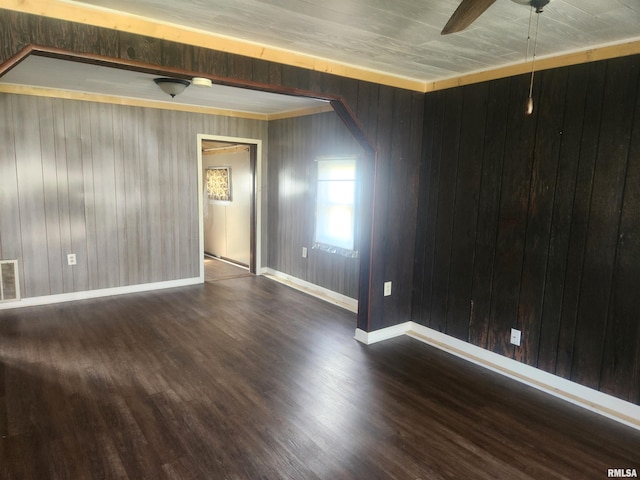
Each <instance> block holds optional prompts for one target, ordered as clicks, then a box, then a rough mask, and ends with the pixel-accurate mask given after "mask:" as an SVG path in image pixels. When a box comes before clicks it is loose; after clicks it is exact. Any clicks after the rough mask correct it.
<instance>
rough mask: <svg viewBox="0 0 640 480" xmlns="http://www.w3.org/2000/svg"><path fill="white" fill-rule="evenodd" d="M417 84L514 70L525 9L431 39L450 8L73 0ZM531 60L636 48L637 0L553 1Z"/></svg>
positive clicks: (450, 3) (333, 0) (419, 3)
mask: <svg viewBox="0 0 640 480" xmlns="http://www.w3.org/2000/svg"><path fill="white" fill-rule="evenodd" d="M70 3H72V4H73V3H81V4H85V5H92V6H95V7H101V8H106V9H111V10H116V11H121V12H126V13H129V14H134V15H137V16H141V17H145V18H147V19H152V20H156V21H161V22H167V23H170V24H173V25H179V26H182V27H188V28H191V29H197V30H199V31H204V32H209V33H214V34H217V35H224V36H229V37H232V38H236V39H242V40H246V41H249V42H254V43H257V44H260V45H264V46H267V47H272V48H279V49H286V50H289V51H291V52H297V53H301V54H304V55H307V56H311V57H316V58H321V59H326V60H331V61H333V62H338V63H340V64H347V65H351V66H356V67H359V68H363V69H369V70H372V71H375V72H383V73H386V74H390V75H395V76H398V77H401V78H407V79H416V80H420V81H425V82H432V81H438V80H443V79H448V78H454V77H458V76H462V75H466V74H470V73H473V72H479V71H484V70H490V69H495V68H499V67H501V66H506V65H512V64H517V63H522V62H523V61H524V58H525V52H526V48H527V31H528V25H529V17H530V8H529V7H527V6H523V5H520V4H517V3H515V2H514V1H509V0H498V1H496V2H495V3H494V4H493V6H491V7H490V8H489V10H487V11H486V12H485V13H484V14H483V15H482V16H481V17H480V18H479V19H478V20H477V21H476V22H475V23H473V24H472V25H471V27H469V28H468V29H467V30H465V31H463V32H460V33H457V34H452V35H446V36H442V35H440V31H441V30H442V27H443V26H444V25H445V23H446V22H447V20H448V18H449V17H450V16H451V14H452V13H453V11H454V10H455V9H456V7H457V6H458V4H459V0H395V1H392V2H391V1H388V0H325V1H323V2H316V1H314V0H234V1H233V2H229V1H228V0H207V1H206V2H204V1H202V0H181V1H180V2H176V1H174V0H139V1H136V2H131V1H130V0H76V1H75V2H70ZM538 38H539V40H538V55H539V56H540V57H541V58H542V57H549V56H556V55H560V54H563V53H568V52H573V51H578V50H584V49H589V48H594V47H598V46H603V45H611V44H616V43H621V42H627V41H637V40H640V2H639V1H638V0H554V1H552V2H551V3H550V4H549V5H548V6H547V7H545V11H544V13H543V14H542V16H541V18H540V30H539V37H538Z"/></svg>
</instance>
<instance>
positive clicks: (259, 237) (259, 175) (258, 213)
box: [197, 133, 262, 283]
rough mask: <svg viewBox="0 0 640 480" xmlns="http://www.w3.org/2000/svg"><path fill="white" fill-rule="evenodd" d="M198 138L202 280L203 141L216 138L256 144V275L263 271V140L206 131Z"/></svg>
mask: <svg viewBox="0 0 640 480" xmlns="http://www.w3.org/2000/svg"><path fill="white" fill-rule="evenodd" d="M197 139H198V237H199V239H198V245H199V247H198V250H199V255H200V256H199V258H200V281H201V282H202V283H204V214H203V205H204V179H203V178H202V141H203V140H214V141H218V142H229V143H245V144H251V145H255V146H256V167H255V176H256V179H255V192H254V197H255V202H256V205H255V209H256V218H255V222H256V224H255V226H254V231H255V236H256V239H255V248H256V251H255V260H256V272H255V274H256V275H260V274H261V273H262V255H261V250H262V140H260V139H258V138H241V137H226V136H223V135H208V134H205V133H199V134H198V136H197Z"/></svg>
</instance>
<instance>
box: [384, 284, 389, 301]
mask: <svg viewBox="0 0 640 480" xmlns="http://www.w3.org/2000/svg"><path fill="white" fill-rule="evenodd" d="M389 295H391V282H384V296H385V297H388V296H389Z"/></svg>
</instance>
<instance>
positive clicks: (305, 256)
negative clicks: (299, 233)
mask: <svg viewBox="0 0 640 480" xmlns="http://www.w3.org/2000/svg"><path fill="white" fill-rule="evenodd" d="M302 258H307V247H302Z"/></svg>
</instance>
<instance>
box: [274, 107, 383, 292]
mask: <svg viewBox="0 0 640 480" xmlns="http://www.w3.org/2000/svg"><path fill="white" fill-rule="evenodd" d="M321 155H337V156H340V155H342V156H344V155H357V156H358V157H359V158H360V160H359V162H360V163H362V162H369V163H371V162H373V159H371V158H365V157H364V155H365V153H364V151H363V149H362V147H361V146H360V144H359V143H358V142H356V140H355V139H354V138H353V135H351V133H350V132H349V130H348V129H347V128H346V126H345V124H344V123H343V122H342V120H341V119H340V118H339V117H338V115H336V113H335V112H326V113H321V114H317V115H308V116H304V117H296V118H289V119H285V120H275V121H271V122H269V173H270V175H269V181H268V185H269V187H268V189H269V200H268V203H269V213H268V215H269V255H268V261H267V266H268V267H270V268H273V269H275V270H278V271H280V272H284V273H287V274H289V275H292V276H294V277H297V278H300V279H302V280H305V281H308V282H311V283H313V284H315V285H320V286H322V287H325V288H328V289H329V290H332V291H334V292H338V293H341V294H343V295H346V296H348V297H351V298H358V273H359V260H358V259H357V258H346V257H343V256H341V255H338V254H332V253H327V252H324V251H321V250H313V249H312V248H311V247H312V245H313V236H314V230H315V205H316V188H315V182H316V179H317V175H316V162H315V159H316V157H318V156H321ZM365 233H366V234H367V235H368V234H369V232H365ZM358 237H361V233H360V234H359V235H358ZM302 247H307V248H308V256H307V258H302ZM366 260H368V259H366Z"/></svg>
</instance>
